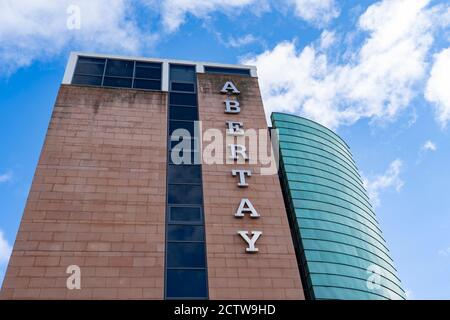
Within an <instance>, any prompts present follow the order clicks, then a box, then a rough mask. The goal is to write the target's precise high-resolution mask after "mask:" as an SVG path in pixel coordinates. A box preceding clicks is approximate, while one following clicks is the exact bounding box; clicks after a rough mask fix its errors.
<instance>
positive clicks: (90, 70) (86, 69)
mask: <svg viewBox="0 0 450 320" xmlns="http://www.w3.org/2000/svg"><path fill="white" fill-rule="evenodd" d="M104 69H105V64H104V63H101V64H100V63H85V62H78V64H77V67H76V68H75V74H89V75H96V76H103V71H104Z"/></svg>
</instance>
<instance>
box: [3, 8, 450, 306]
mask: <svg viewBox="0 0 450 320" xmlns="http://www.w3.org/2000/svg"><path fill="white" fill-rule="evenodd" d="M71 51H86V52H96V53H105V54H122V55H128V54H129V55H138V56H145V57H155V58H173V59H185V60H200V61H210V62H220V63H243V64H252V65H256V66H257V68H258V76H259V85H260V87H261V92H262V96H263V102H264V107H265V110H266V114H267V115H268V116H269V115H270V113H271V112H272V111H279V112H288V113H293V114H297V115H301V116H304V117H307V118H309V119H312V120H315V121H318V122H320V123H322V124H324V125H326V126H328V127H329V128H331V129H333V130H335V131H336V132H337V133H338V134H339V135H341V136H342V137H343V138H344V139H345V140H346V141H347V143H348V144H349V145H350V147H351V150H352V153H353V155H354V157H355V160H356V162H357V164H358V167H359V169H360V171H361V175H362V176H363V179H364V182H365V185H366V188H367V190H368V192H369V195H370V197H371V201H372V203H373V204H374V206H375V210H376V212H377V216H378V220H379V222H380V224H381V229H382V230H383V232H384V236H385V239H386V240H387V242H388V246H389V248H390V250H391V255H392V257H393V259H394V263H395V265H396V267H397V269H398V272H399V276H400V279H401V280H402V283H403V287H404V289H405V290H406V292H407V296H408V298H409V299H450V197H449V190H450V182H449V181H450V170H449V168H448V164H449V163H450V143H449V141H450V140H449V138H450V132H449V131H450V4H449V3H448V1H443V0H442V1H438V0H383V1H368V0H362V1H352V0H347V1H338V0H278V1H271V0H227V1H219V0H165V1H156V0H134V1H131V0H114V1H110V0H58V1H51V0H46V1H45V0H2V1H0V282H1V281H2V278H3V275H4V272H5V269H6V266H7V263H8V259H9V255H10V252H11V248H12V246H13V244H14V240H15V237H16V233H17V230H18V227H19V223H20V219H21V216H22V213H23V209H24V206H25V202H26V198H27V195H28V192H29V189H30V185H31V181H32V178H33V174H34V171H35V169H36V165H37V162H38V159H39V155H40V150H41V148H42V145H43V141H44V138H45V133H46V130H47V126H48V123H49V120H50V116H51V112H52V108H53V105H54V102H55V98H56V95H57V92H58V88H59V85H60V83H61V80H62V76H63V74H64V68H65V65H66V62H67V59H68V55H69V53H70V52H71Z"/></svg>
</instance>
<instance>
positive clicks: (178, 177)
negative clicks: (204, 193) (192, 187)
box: [168, 165, 202, 184]
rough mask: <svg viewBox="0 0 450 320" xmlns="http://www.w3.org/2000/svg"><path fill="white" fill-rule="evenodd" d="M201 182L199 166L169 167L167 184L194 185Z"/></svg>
mask: <svg viewBox="0 0 450 320" xmlns="http://www.w3.org/2000/svg"><path fill="white" fill-rule="evenodd" d="M201 182H202V177H201V170H200V166H195V165H193V166H186V165H170V166H169V174H168V183H196V184H199V183H201Z"/></svg>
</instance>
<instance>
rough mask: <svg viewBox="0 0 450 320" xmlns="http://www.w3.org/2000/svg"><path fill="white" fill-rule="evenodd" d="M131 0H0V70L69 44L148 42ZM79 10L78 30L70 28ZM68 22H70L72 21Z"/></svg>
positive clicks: (135, 46) (104, 46) (105, 47)
mask: <svg viewBox="0 0 450 320" xmlns="http://www.w3.org/2000/svg"><path fill="white" fill-rule="evenodd" d="M130 3H131V2H130V1H129V0H115V1H108V0H95V1H92V0H58V1H48V0H3V1H1V2H0V59H1V60H2V63H1V65H0V68H1V69H0V72H2V73H3V74H9V73H11V72H13V71H15V70H16V69H17V68H19V67H22V66H27V65H29V64H31V63H32V62H33V61H34V60H36V59H43V60H46V59H50V58H52V57H53V56H54V55H57V54H59V53H60V52H61V51H62V50H64V49H67V48H68V47H71V48H77V49H79V50H89V51H101V52H108V51H118V52H121V53H136V52H138V51H139V50H140V49H141V48H142V47H143V46H144V45H147V44H148V43H152V41H151V39H154V37H153V36H149V35H148V34H149V33H147V34H142V33H141V32H140V30H139V28H138V27H137V26H136V25H135V22H134V19H128V17H127V15H128V14H129V13H130V11H131V5H130ZM73 5H75V6H77V8H79V9H80V15H79V17H80V18H81V19H79V21H80V22H81V24H80V29H76V28H75V29H69V28H68V20H70V21H74V20H73V19H71V18H73V17H75V18H76V17H77V15H76V13H74V11H70V10H69V8H70V6H73ZM70 21H69V22H70Z"/></svg>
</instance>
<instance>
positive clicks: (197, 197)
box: [168, 184, 202, 204]
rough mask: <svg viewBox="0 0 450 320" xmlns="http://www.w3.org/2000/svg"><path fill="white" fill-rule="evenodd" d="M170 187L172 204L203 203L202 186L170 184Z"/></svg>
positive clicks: (169, 196) (170, 201)
mask: <svg viewBox="0 0 450 320" xmlns="http://www.w3.org/2000/svg"><path fill="white" fill-rule="evenodd" d="M168 189H169V195H168V198H169V199H168V200H169V203H171V204H202V188H201V186H193V185H174V184H169V185H168Z"/></svg>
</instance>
